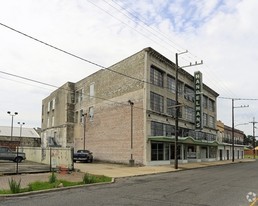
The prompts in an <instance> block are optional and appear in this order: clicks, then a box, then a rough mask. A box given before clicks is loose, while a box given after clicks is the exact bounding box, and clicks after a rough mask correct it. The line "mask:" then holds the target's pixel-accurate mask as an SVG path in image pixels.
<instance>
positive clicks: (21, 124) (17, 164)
mask: <svg viewBox="0 0 258 206" xmlns="http://www.w3.org/2000/svg"><path fill="white" fill-rule="evenodd" d="M18 124H19V125H20V145H21V137H22V126H23V125H25V123H24V122H22V123H21V122H18ZM18 150H19V148H18V145H17V151H16V152H17V153H16V156H17V161H16V174H18V173H19V171H18V166H19V160H18V156H19V151H18Z"/></svg>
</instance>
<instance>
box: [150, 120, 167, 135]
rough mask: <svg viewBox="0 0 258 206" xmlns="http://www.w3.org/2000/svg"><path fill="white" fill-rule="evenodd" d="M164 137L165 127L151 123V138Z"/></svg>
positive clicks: (158, 123)
mask: <svg viewBox="0 0 258 206" xmlns="http://www.w3.org/2000/svg"><path fill="white" fill-rule="evenodd" d="M163 135H164V127H163V124H162V123H160V122H154V121H152V122H151V136H163Z"/></svg>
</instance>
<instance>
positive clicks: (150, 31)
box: [0, 0, 258, 135]
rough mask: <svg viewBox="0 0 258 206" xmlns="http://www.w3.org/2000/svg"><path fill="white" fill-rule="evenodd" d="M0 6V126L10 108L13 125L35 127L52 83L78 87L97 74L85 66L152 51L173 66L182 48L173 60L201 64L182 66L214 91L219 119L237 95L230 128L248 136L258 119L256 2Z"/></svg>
mask: <svg viewBox="0 0 258 206" xmlns="http://www.w3.org/2000/svg"><path fill="white" fill-rule="evenodd" d="M0 4H1V5H0V88H1V89H0V97H1V98H0V125H2V126H9V125H10V124H11V116H10V115H8V114H7V111H11V113H12V114H13V113H14V112H18V115H17V116H14V126H19V125H18V124H17V122H18V121H19V122H25V126H26V127H35V128H36V127H41V102H42V100H43V99H44V98H45V97H47V96H48V95H49V94H50V93H51V92H53V91H54V90H55V89H56V88H55V87H53V86H56V87H59V86H61V85H63V84H64V83H66V82H67V81H70V82H77V81H79V80H81V79H83V78H84V77H86V76H88V75H90V74H92V73H94V72H96V71H98V70H99V69H100V67H98V66H96V65H93V64H90V63H89V62H87V61H90V62H93V63H96V64H98V65H101V66H104V67H109V66H111V65H113V64H115V63H117V62H118V61H120V60H122V59H124V58H126V57H128V56H131V55H133V54H134V53H136V52H138V51H140V50H142V49H144V48H146V47H152V48H153V49H155V50H157V51H158V52H159V53H161V54H162V55H164V56H166V57H167V58H169V59H170V60H172V61H175V53H181V52H184V51H186V50H187V51H188V52H187V53H185V54H182V55H179V66H186V65H189V64H190V62H191V63H195V62H200V61H201V60H203V62H204V63H203V64H202V65H200V66H195V67H188V68H185V69H186V70H187V71H188V72H189V73H191V74H193V73H194V72H195V71H201V72H202V73H203V81H204V83H205V84H206V85H208V86H209V87H211V88H212V89H213V90H215V91H216V92H217V93H219V95H220V96H219V98H218V99H217V119H218V120H221V121H222V122H224V123H225V124H226V125H228V126H231V125H232V100H231V98H235V99H236V100H235V101H234V107H233V108H234V109H233V110H234V117H235V118H234V119H235V121H234V123H235V125H236V128H237V129H240V130H243V131H244V132H245V134H246V135H252V134H253V125H252V124H250V122H252V121H253V118H256V120H257V121H258V93H257V92H256V89H257V88H258V82H257V81H256V79H257V77H258V71H257V68H256V66H257V65H258V57H257V55H258V52H257V48H258V38H257V36H258V27H257V21H258V20H257V19H258V12H257V11H258V1H257V0H209V1H207V0H191V1H188V0H141V1H139V0H73V1H70V0H44V1H43V0H38V1H35V0H23V1H19V0H8V1H1V2H0ZM18 31H19V32H21V33H23V34H26V35H29V36H31V37H33V38H34V39H31V38H28V36H24V35H22V34H21V33H19V32H18ZM35 39H37V40H40V41H42V42H45V43H48V44H49V45H52V46H54V47H56V48H59V49H61V50H64V51H67V52H69V53H72V54H74V55H77V56H79V57H81V58H83V59H85V60H87V61H82V60H81V59H78V58H75V57H72V56H70V55H68V54H66V53H63V52H61V51H60V50H56V49H54V48H52V47H49V46H47V45H46V44H42V43H40V42H39V41H36V40H35ZM20 77H24V78H20ZM29 80H33V81H34V82H33V81H29ZM35 81H36V82H35ZM37 82H42V83H44V84H45V85H44V84H40V83H37ZM46 84H48V85H53V86H47V85H46ZM247 105H249V107H244V106H247ZM241 106H242V107H241ZM245 123H249V124H245ZM244 124H245V125H244Z"/></svg>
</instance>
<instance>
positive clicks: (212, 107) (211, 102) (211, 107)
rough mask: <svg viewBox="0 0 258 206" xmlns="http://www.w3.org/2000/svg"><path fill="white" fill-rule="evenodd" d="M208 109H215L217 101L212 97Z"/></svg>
mask: <svg viewBox="0 0 258 206" xmlns="http://www.w3.org/2000/svg"><path fill="white" fill-rule="evenodd" d="M208 109H209V110H210V111H212V112H214V111H215V102H214V101H213V100H212V99H209V103H208Z"/></svg>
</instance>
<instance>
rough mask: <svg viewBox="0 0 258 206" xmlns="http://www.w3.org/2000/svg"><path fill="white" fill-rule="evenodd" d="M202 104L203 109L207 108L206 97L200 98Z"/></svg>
mask: <svg viewBox="0 0 258 206" xmlns="http://www.w3.org/2000/svg"><path fill="white" fill-rule="evenodd" d="M202 105H203V108H204V109H207V108H208V97H206V96H203V98H202Z"/></svg>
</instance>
